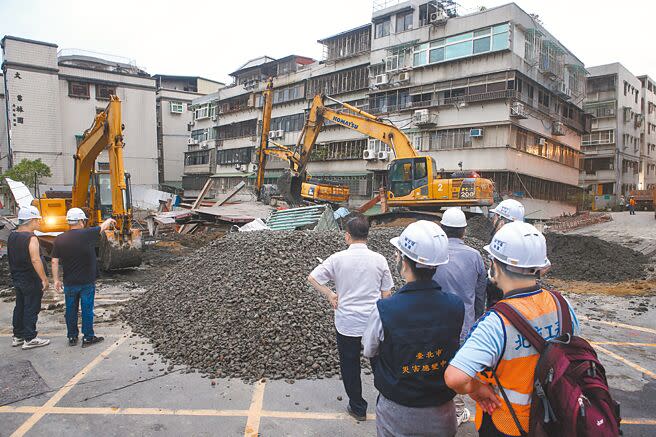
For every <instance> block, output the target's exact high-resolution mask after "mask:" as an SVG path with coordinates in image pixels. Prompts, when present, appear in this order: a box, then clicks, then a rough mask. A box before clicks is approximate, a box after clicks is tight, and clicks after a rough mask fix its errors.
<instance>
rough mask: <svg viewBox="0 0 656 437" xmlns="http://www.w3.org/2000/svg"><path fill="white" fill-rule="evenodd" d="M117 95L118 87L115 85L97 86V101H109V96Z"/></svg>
mask: <svg viewBox="0 0 656 437" xmlns="http://www.w3.org/2000/svg"><path fill="white" fill-rule="evenodd" d="M115 95H116V87H115V86H113V85H100V84H97V85H96V99H98V100H109V96H115Z"/></svg>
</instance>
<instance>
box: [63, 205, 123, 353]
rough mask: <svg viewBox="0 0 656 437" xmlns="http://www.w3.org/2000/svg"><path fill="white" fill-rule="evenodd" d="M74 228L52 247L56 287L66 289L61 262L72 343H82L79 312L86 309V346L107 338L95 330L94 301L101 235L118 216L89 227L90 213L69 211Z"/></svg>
mask: <svg viewBox="0 0 656 437" xmlns="http://www.w3.org/2000/svg"><path fill="white" fill-rule="evenodd" d="M66 220H67V221H68V225H69V226H70V230H69V231H67V232H64V233H63V234H61V235H58V236H57V238H55V242H54V246H53V250H52V276H53V278H54V280H55V289H56V290H57V291H60V292H61V291H62V281H60V280H59V263H60V261H61V264H62V268H63V269H64V281H63V291H64V297H65V301H66V329H67V337H68V344H69V346H75V345H76V344H77V342H78V333H79V331H78V326H77V318H78V317H77V315H78V307H80V308H81V309H82V334H83V335H84V337H83V339H82V347H87V346H90V345H92V344H95V343H99V342H101V341H103V340H104V338H103V337H97V336H96V335H95V334H94V331H93V301H94V297H95V294H96V277H97V262H96V246H97V244H98V241H99V238H100V234H101V233H103V232H104V231H106V230H107V229H109V227H110V226H112V225H114V224H115V223H116V221H115V220H114V219H111V218H110V219H107V220H105V221H104V222H103V223H102V224H101V225H100V226H94V227H91V228H86V227H85V223H86V220H87V216H86V215H85V214H84V211H82V210H81V209H80V208H71V209H69V210H68V212H67V213H66Z"/></svg>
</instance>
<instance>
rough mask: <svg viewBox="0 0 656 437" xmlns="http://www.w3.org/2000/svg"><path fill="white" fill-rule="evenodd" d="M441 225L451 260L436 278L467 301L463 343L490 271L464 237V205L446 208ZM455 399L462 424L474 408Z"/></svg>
mask: <svg viewBox="0 0 656 437" xmlns="http://www.w3.org/2000/svg"><path fill="white" fill-rule="evenodd" d="M440 225H441V226H442V229H443V230H444V233H445V234H446V236H447V237H448V238H449V262H448V264H446V265H444V266H442V267H440V268H439V269H437V272H435V276H434V277H433V279H434V280H435V282H437V283H438V284H439V285H440V287H442V289H443V290H448V291H450V292H452V293H455V294H457V295H458V296H459V297H460V299H462V301H463V303H464V304H465V319H464V322H463V324H462V331H460V344H463V343H464V341H465V338H466V337H467V334H468V333H469V330H470V329H471V327H472V325H473V324H474V320H476V319H477V318H479V317H480V316H481V315H482V314H483V312H484V311H485V290H486V288H487V271H486V270H485V264H484V263H483V257H482V256H481V254H480V252H479V251H478V250H476V249H474V248H472V247H469V246H467V245H466V244H465V242H464V241H463V238H464V237H465V230H466V229H467V218H466V217H465V213H464V212H462V210H461V209H460V208H448V209H447V210H446V211H444V214H443V215H442V222H441V223H440ZM453 402H454V404H455V406H456V417H457V419H458V426H460V425H462V424H463V423H466V422H467V421H469V417H470V412H469V410H468V409H467V408H466V407H465V400H464V397H463V396H461V395H457V396H456V397H455V398H454V399H453Z"/></svg>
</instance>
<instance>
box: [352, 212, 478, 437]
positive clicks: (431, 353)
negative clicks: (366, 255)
mask: <svg viewBox="0 0 656 437" xmlns="http://www.w3.org/2000/svg"><path fill="white" fill-rule="evenodd" d="M390 243H391V244H392V245H394V247H396V248H397V253H396V260H397V269H398V271H399V273H400V275H401V276H402V277H403V279H404V281H405V282H406V285H405V286H404V287H403V288H401V289H400V290H398V291H397V292H396V293H395V294H394V295H393V296H391V297H389V298H387V299H381V300H379V301H378V302H377V303H376V307H375V308H374V311H373V312H372V313H371V316H370V318H369V322H368V324H367V330H366V331H365V333H364V335H363V337H362V344H363V346H364V355H365V356H367V357H378V361H377V363H376V367H375V368H374V384H375V386H376V388H377V389H378V391H379V392H380V396H379V397H378V403H377V405H376V429H377V432H378V436H384V437H392V436H410V435H412V436H435V435H439V436H454V435H455V433H456V430H457V422H456V415H455V407H454V405H453V401H452V399H453V396H454V395H455V393H454V392H453V391H451V390H450V389H449V388H448V387H447V386H446V384H445V382H444V371H445V369H446V366H447V364H448V362H449V360H450V359H451V358H452V357H453V356H454V354H455V353H456V351H457V350H458V347H459V345H460V344H459V341H458V338H459V336H460V331H461V329H462V321H463V317H464V312H465V308H464V304H463V303H462V300H461V299H460V298H459V297H458V296H457V295H455V294H453V293H450V292H446V291H445V290H442V289H441V288H440V286H439V285H438V284H437V283H436V282H435V281H433V275H435V270H436V269H437V270H439V269H441V268H442V267H443V266H444V265H445V264H447V263H448V262H450V261H449V249H448V239H447V236H446V234H445V233H444V232H443V231H442V229H440V227H439V226H438V225H437V224H435V223H433V222H428V221H423V220H421V221H418V222H415V223H412V224H410V225H409V226H408V227H407V228H405V229H404V230H403V232H402V233H401V235H400V236H399V237H396V238H393V239H392V240H390Z"/></svg>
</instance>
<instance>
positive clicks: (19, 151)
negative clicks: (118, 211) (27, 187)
mask: <svg viewBox="0 0 656 437" xmlns="http://www.w3.org/2000/svg"><path fill="white" fill-rule="evenodd" d="M1 47H2V53H3V63H2V71H3V84H2V88H3V90H4V92H5V99H6V104H5V105H2V107H1V108H0V118H2V119H3V122H4V123H6V126H7V131H8V133H7V134H6V135H0V167H2V168H3V169H6V168H8V167H9V166H10V165H11V164H12V163H18V162H20V161H21V160H22V159H24V158H26V159H36V158H41V160H42V161H43V162H45V163H46V164H48V165H49V166H50V168H51V170H52V177H51V178H48V179H47V180H45V181H44V182H45V183H46V185H48V186H52V187H65V186H70V185H71V184H72V182H73V155H74V154H75V151H76V148H77V144H79V141H80V140H81V139H82V134H83V133H84V131H85V130H86V129H88V128H89V127H90V126H91V123H92V121H93V117H94V116H95V114H96V113H97V112H98V111H101V110H103V109H104V108H105V107H106V105H107V102H108V100H109V96H110V95H112V94H115V95H118V96H119V98H120V99H121V101H122V117H123V124H124V125H125V131H124V140H125V151H124V157H125V169H126V171H127V172H129V173H130V174H131V176H132V179H131V180H132V184H133V185H142V186H147V187H156V186H157V184H158V171H157V168H158V164H157V162H158V157H157V140H156V135H157V132H156V121H155V120H156V117H155V91H156V88H155V80H154V79H153V78H151V77H150V75H149V74H148V73H146V72H145V71H143V70H141V69H139V68H138V67H137V66H136V64H135V63H134V61H131V60H128V59H124V58H119V57H115V56H109V55H99V54H95V53H91V52H84V51H80V50H59V51H58V47H57V45H56V44H52V43H48V42H42V41H34V40H28V39H24V38H18V37H14V36H5V37H4V38H3V39H2V41H1ZM3 122H0V126H2V124H1V123H3ZM108 165H109V160H108V158H107V156H106V154H102V155H101V156H100V158H99V159H98V167H99V169H104V168H107V166H108Z"/></svg>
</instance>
